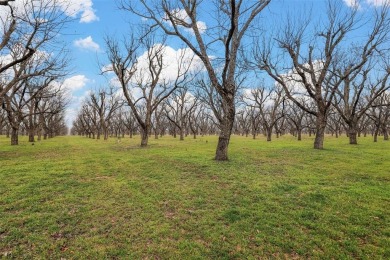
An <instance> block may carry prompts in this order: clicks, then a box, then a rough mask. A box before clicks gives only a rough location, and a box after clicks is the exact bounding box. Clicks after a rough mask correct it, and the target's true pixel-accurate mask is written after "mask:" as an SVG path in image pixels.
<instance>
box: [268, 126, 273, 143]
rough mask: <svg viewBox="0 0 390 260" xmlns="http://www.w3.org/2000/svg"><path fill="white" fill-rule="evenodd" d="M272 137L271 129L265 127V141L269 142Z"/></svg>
mask: <svg viewBox="0 0 390 260" xmlns="http://www.w3.org/2000/svg"><path fill="white" fill-rule="evenodd" d="M271 139H272V129H267V142H271Z"/></svg>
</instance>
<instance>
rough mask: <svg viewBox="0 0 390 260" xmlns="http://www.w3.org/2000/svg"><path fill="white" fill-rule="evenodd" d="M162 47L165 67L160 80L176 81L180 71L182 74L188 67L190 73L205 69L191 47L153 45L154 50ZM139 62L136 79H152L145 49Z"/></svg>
mask: <svg viewBox="0 0 390 260" xmlns="http://www.w3.org/2000/svg"><path fill="white" fill-rule="evenodd" d="M160 48H162V49H163V50H162V52H163V54H162V56H163V69H162V72H161V75H160V82H172V81H174V80H175V79H176V78H177V76H178V72H179V71H180V73H181V74H182V73H184V71H185V70H187V69H188V72H189V73H191V72H196V71H199V70H201V69H203V63H202V61H201V60H200V59H199V58H198V57H197V56H195V55H194V53H193V52H192V51H191V50H190V49H189V48H183V49H177V50H175V49H173V48H172V47H170V46H161V44H156V45H154V46H153V47H152V50H153V49H155V50H160ZM137 62H138V64H137V73H136V75H135V80H140V79H143V80H144V82H145V81H150V78H151V75H150V72H149V60H148V51H145V52H144V53H143V54H142V55H141V56H140V57H139V58H138V60H137Z"/></svg>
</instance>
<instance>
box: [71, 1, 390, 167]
mask: <svg viewBox="0 0 390 260" xmlns="http://www.w3.org/2000/svg"><path fill="white" fill-rule="evenodd" d="M270 2H271V1H270V0H260V1H256V2H253V1H244V0H229V1H226V0H218V1H213V3H210V2H206V1H197V0H192V1H181V0H180V1H166V0H155V1H152V0H151V1H147V0H141V1H136V2H135V1H129V0H121V1H119V6H120V8H121V9H122V10H125V11H126V12H129V13H131V14H132V15H137V16H139V17H141V18H142V21H143V24H142V26H143V27H145V28H146V29H145V30H143V33H142V35H141V36H140V37H139V38H137V39H135V38H134V37H131V40H128V41H124V42H122V43H119V42H118V41H117V40H115V39H113V38H108V39H107V40H106V47H107V53H108V60H109V62H110V65H109V66H107V67H106V68H108V70H109V71H111V72H114V74H115V79H116V80H117V82H118V83H119V86H120V89H121V90H122V91H121V94H122V95H123V96H124V98H123V100H124V101H125V103H126V104H127V105H128V106H129V107H130V109H131V112H129V113H130V114H129V115H128V117H129V118H131V117H132V116H133V117H134V118H135V120H136V122H137V123H138V126H139V128H140V132H141V135H142V143H141V145H142V146H145V145H147V138H148V135H149V133H150V132H151V129H152V128H159V127H157V126H158V125H161V122H164V121H166V122H167V123H168V125H171V126H170V127H169V126H168V125H166V127H165V129H175V130H172V131H173V132H174V131H176V130H179V131H180V129H183V128H184V127H183V126H184V121H185V122H186V123H185V124H186V125H188V126H190V125H194V124H197V122H201V121H202V120H201V119H199V120H193V119H194V113H195V114H196V113H197V111H205V114H206V116H205V117H207V118H208V122H212V123H213V126H211V127H210V126H209V129H214V130H216V129H218V134H219V142H218V145H217V149H216V155H215V159H216V160H227V159H228V145H229V140H230V136H231V134H232V132H233V131H235V130H236V129H237V126H238V125H241V126H240V127H241V128H242V129H245V128H248V125H251V127H252V128H253V129H254V130H253V131H252V132H253V133H254V134H256V133H257V132H259V130H258V129H260V128H262V129H263V130H264V132H265V133H267V136H268V138H269V139H270V138H271V133H272V132H273V131H276V133H280V132H281V129H283V127H282V126H286V125H290V126H291V127H289V131H291V132H296V133H297V134H298V135H299V133H300V132H301V131H302V129H304V127H306V129H309V131H311V130H312V129H314V134H315V142H314V148H315V149H323V143H324V135H325V131H326V127H327V126H328V127H329V129H332V128H333V129H334V131H335V132H338V131H336V130H340V128H341V125H343V126H344V128H346V131H347V134H348V135H349V137H350V143H351V144H356V143H357V138H356V136H357V135H358V133H359V131H360V129H361V128H362V127H363V128H365V129H368V128H369V126H370V125H371V126H370V127H371V128H372V129H375V130H373V131H374V132H376V133H379V131H380V129H381V131H382V132H383V133H384V134H385V133H387V131H385V130H386V129H387V119H388V104H389V103H388V101H389V100H388V93H389V92H388V89H389V84H388V77H389V74H390V67H389V63H388V62H389V58H390V57H389V53H388V51H387V50H388V47H389V46H388V44H389V42H390V41H389V32H390V31H389V30H390V27H389V26H388V24H389V22H390V19H389V6H388V5H387V4H384V5H383V6H381V7H378V8H370V9H367V10H365V12H361V11H360V7H359V5H358V4H355V5H353V6H351V7H348V8H347V7H346V6H345V4H344V2H343V1H342V0H329V1H327V2H326V3H327V4H326V6H325V7H324V9H323V10H326V11H325V12H324V13H320V14H316V17H318V20H315V19H314V18H313V16H312V15H310V14H305V15H303V16H302V15H301V16H300V17H291V16H290V17H287V18H286V23H285V24H283V25H282V26H281V27H280V28H278V30H272V31H271V30H265V29H264V28H265V26H263V27H262V26H261V21H264V20H262V19H261V16H260V14H262V13H263V12H264V11H265V10H267V9H266V7H267V6H268V5H269V4H270ZM206 10H208V11H206ZM206 15H207V16H210V15H211V16H212V18H213V19H208V20H207V22H208V23H207V26H206V24H205V23H204V22H203V21H201V20H200V19H201V17H205V16H206ZM302 17H303V18H302ZM358 30H359V32H360V33H357V32H358ZM161 34H163V35H166V37H167V38H168V39H171V38H174V39H176V40H178V41H179V42H181V43H182V44H183V45H184V46H185V48H186V49H188V50H189V51H190V52H191V53H192V55H193V56H194V58H193V59H192V60H191V63H192V62H194V60H196V61H197V62H196V63H197V64H198V65H199V64H201V67H199V66H198V67H197V69H198V70H197V72H196V73H195V74H196V76H192V75H194V71H192V69H190V67H191V68H193V66H191V63H190V62H188V60H187V61H186V60H185V59H178V61H177V62H178V64H180V65H178V69H177V76H176V77H175V78H174V79H173V80H172V79H171V80H166V79H164V78H162V71H163V69H164V66H166V63H165V62H164V55H165V54H164V46H165V45H164V42H163V41H161V42H162V44H156V41H153V40H150V39H155V38H156V37H157V36H158V35H161ZM253 35H256V36H255V37H253ZM249 36H251V37H249ZM128 38H129V37H128ZM164 39H165V37H164ZM140 49H141V50H143V51H146V53H147V59H146V60H147V62H146V64H147V66H146V68H145V67H142V66H141V65H140V64H141V63H142V62H141V55H140V53H139V50H140ZM185 56H186V55H183V56H181V57H182V58H183V57H185ZM169 62H172V61H169ZM259 74H260V75H262V76H263V77H264V82H268V83H267V84H268V85H269V86H271V87H270V88H258V89H254V88H252V87H248V88H249V89H251V90H249V91H246V92H244V94H240V89H242V88H245V85H248V80H247V79H248V78H253V77H254V76H255V75H259ZM267 84H264V85H267ZM135 90H138V91H135ZM188 90H191V91H190V92H189V93H187V94H186V95H187V97H188V96H190V97H191V98H192V99H193V100H194V101H193V102H194V104H187V105H185V104H184V103H185V102H184V100H183V99H181V101H180V102H177V99H179V100H180V97H181V96H182V93H183V91H188ZM239 101H241V102H242V103H244V104H246V106H245V107H243V108H242V107H241V106H238V102H239ZM87 103H88V102H87ZM87 103H86V104H87ZM197 103H199V104H200V105H198V106H197V105H195V104H197ZM180 106H181V107H182V110H180V108H179V107H180ZM87 107H89V106H87ZM176 107H177V108H178V109H177V110H175V108H176ZM237 109H239V110H238V111H237ZM87 110H88V109H87V108H85V109H83V111H81V112H80V115H79V119H78V121H76V123H75V125H77V127H76V128H78V131H79V132H80V131H81V132H83V131H85V127H82V126H83V124H84V126H85V124H86V123H85V122H86V120H84V122H82V120H80V116H81V115H83V116H85V117H86V118H87V117H88V113H86V111H87ZM90 110H92V111H94V109H93V108H92V109H90ZM174 111H176V112H174ZM175 113H176V115H175ZM162 115H164V116H162ZM176 117H178V118H180V117H181V119H180V120H179V121H178V120H177V119H176ZM184 118H185V120H184ZM191 118H192V119H191ZM195 118H196V117H195ZM248 118H252V119H251V120H247V119H248ZM183 120H184V121H183ZM248 122H251V123H250V124H249V123H248ZM256 122H259V123H256ZM313 122H314V123H313ZM337 122H338V123H337ZM369 122H370V123H369ZM372 125H373V126H372ZM79 127H82V129H79ZM94 127H95V129H99V126H98V125H95V126H94ZM105 128H106V129H107V127H105ZM89 129H93V128H89ZM293 129H295V130H293ZM187 132H188V131H187Z"/></svg>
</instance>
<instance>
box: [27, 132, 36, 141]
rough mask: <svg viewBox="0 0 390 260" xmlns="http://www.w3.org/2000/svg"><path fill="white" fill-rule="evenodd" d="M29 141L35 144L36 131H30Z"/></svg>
mask: <svg viewBox="0 0 390 260" xmlns="http://www.w3.org/2000/svg"><path fill="white" fill-rule="evenodd" d="M28 141H29V142H30V143H34V142H35V136H34V130H31V129H29V130H28Z"/></svg>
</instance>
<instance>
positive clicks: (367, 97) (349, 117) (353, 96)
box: [334, 64, 390, 144]
mask: <svg viewBox="0 0 390 260" xmlns="http://www.w3.org/2000/svg"><path fill="white" fill-rule="evenodd" d="M381 65H382V64H381ZM384 67H385V70H384V71H383V70H382V69H381V68H375V69H374V68H372V66H368V67H366V68H364V69H363V68H362V69H361V70H358V71H356V72H355V73H353V74H351V75H350V76H347V77H345V78H344V81H343V84H342V85H341V86H340V89H338V90H337V91H336V95H335V102H334V107H335V108H336V109H337V111H338V112H339V114H340V116H341V118H342V119H343V120H344V122H345V123H346V124H347V125H348V136H349V143H350V144H357V133H358V123H359V121H360V119H361V118H362V117H363V116H364V115H365V114H366V112H367V110H368V109H369V108H370V107H371V106H372V104H373V103H374V102H375V100H376V99H377V98H378V97H380V96H381V95H382V94H383V93H384V92H385V91H386V90H388V89H389V88H390V85H389V83H388V79H389V76H390V67H388V66H386V65H385V66H384ZM373 71H375V74H377V75H376V76H375V75H373V74H374V73H372V72H373ZM378 72H379V73H378ZM380 72H383V73H380Z"/></svg>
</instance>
